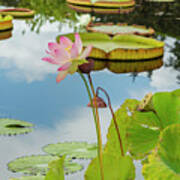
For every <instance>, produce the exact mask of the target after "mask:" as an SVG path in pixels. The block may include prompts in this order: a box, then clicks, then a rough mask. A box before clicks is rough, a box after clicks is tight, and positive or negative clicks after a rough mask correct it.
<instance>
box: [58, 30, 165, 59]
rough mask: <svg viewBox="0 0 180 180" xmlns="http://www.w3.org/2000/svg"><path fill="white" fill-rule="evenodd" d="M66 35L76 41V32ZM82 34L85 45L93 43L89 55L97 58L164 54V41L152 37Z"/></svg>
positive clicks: (148, 57)
mask: <svg viewBox="0 0 180 180" xmlns="http://www.w3.org/2000/svg"><path fill="white" fill-rule="evenodd" d="M65 36H67V37H68V38H70V39H72V40H73V41H74V34H68V35H65ZM80 36H81V39H82V42H83V45H84V46H88V45H93V49H92V51H91V53H90V55H89V57H91V58H95V59H110V60H142V59H143V60H144V59H152V58H157V57H161V56H162V55H163V47H164V43H163V42H161V41H157V40H155V39H152V38H146V37H141V36H137V35H116V36H114V37H113V38H110V37H109V36H108V35H107V34H102V33H80ZM59 37H60V36H58V37H57V41H59Z"/></svg>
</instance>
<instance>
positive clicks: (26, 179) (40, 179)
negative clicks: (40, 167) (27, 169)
mask: <svg viewBox="0 0 180 180" xmlns="http://www.w3.org/2000/svg"><path fill="white" fill-rule="evenodd" d="M10 180H45V176H23V177H20V178H10Z"/></svg>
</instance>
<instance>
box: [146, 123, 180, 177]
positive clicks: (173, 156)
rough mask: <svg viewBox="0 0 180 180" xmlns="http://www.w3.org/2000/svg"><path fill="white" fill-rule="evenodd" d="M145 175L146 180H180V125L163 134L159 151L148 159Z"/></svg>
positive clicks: (173, 126)
mask: <svg viewBox="0 0 180 180" xmlns="http://www.w3.org/2000/svg"><path fill="white" fill-rule="evenodd" d="M143 175H144V177H145V179H146V180H152V179H156V180H162V179H164V180H165V179H168V180H180V124H173V125H170V126H168V127H167V128H166V129H164V131H163V132H162V133H161V136H160V141H159V145H158V150H157V152H154V153H153V154H151V155H150V156H149V157H148V161H147V163H145V164H144V166H143Z"/></svg>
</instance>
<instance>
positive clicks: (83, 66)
mask: <svg viewBox="0 0 180 180" xmlns="http://www.w3.org/2000/svg"><path fill="white" fill-rule="evenodd" d="M93 69H94V60H92V59H89V60H88V63H84V64H81V65H80V66H79V70H80V71H81V72H82V73H87V74H88V73H90V72H91V71H92V70H93Z"/></svg>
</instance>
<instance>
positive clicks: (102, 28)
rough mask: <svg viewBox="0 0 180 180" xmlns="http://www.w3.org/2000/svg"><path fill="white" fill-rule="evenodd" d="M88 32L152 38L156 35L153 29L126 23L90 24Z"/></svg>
mask: <svg viewBox="0 0 180 180" xmlns="http://www.w3.org/2000/svg"><path fill="white" fill-rule="evenodd" d="M87 30H88V31H92V32H100V33H105V34H108V35H117V34H136V35H142V36H152V35H153V34H154V30H153V29H152V28H146V27H145V26H139V25H128V24H125V23H124V24H122V23H119V24H113V23H106V24H104V23H89V24H88V26H87Z"/></svg>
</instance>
